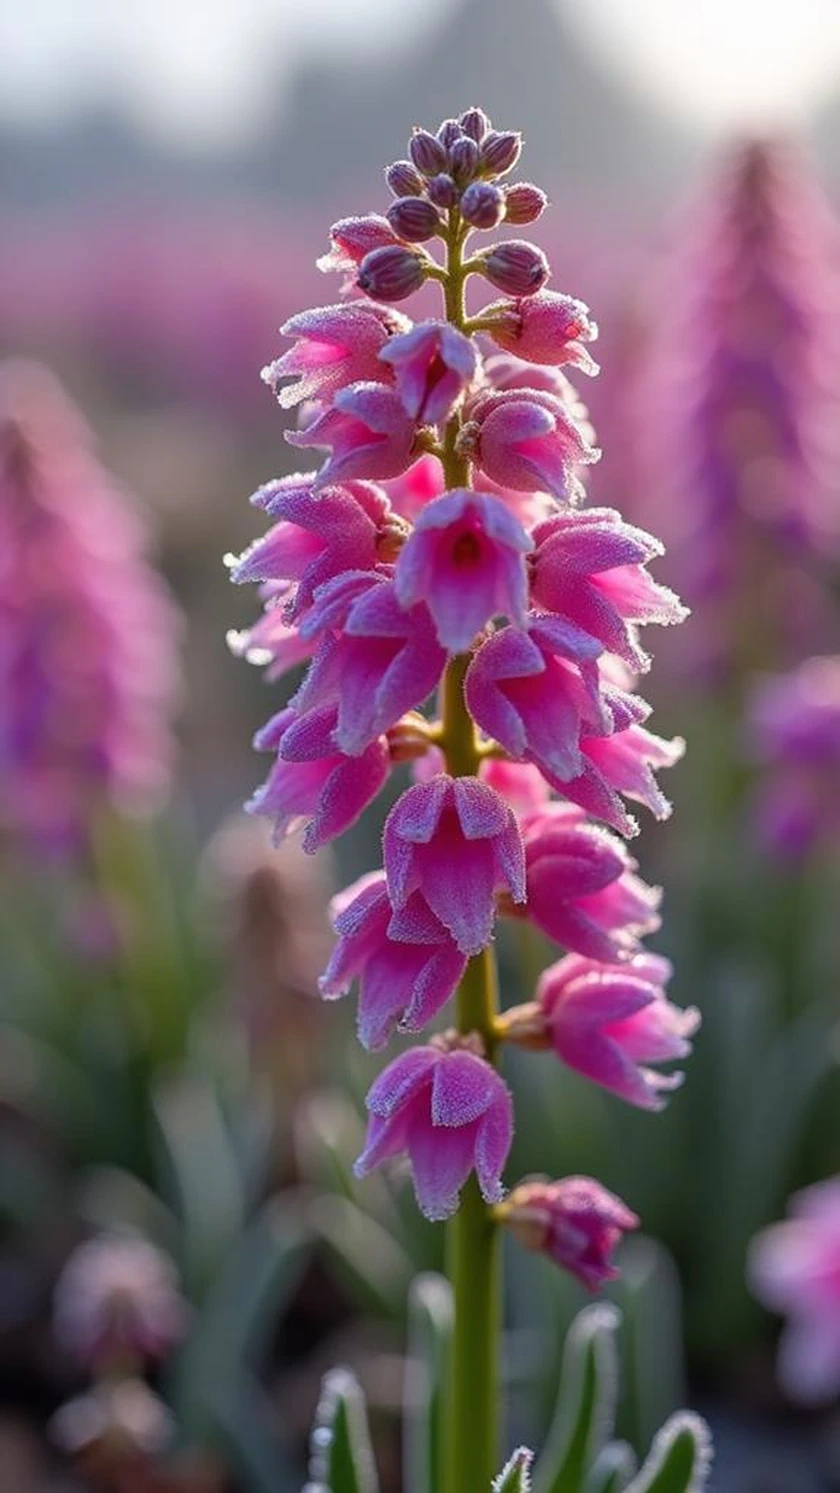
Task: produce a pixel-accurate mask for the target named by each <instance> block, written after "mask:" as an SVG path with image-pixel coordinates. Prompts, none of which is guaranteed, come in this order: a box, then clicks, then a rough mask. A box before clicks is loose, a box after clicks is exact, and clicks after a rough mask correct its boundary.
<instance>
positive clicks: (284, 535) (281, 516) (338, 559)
mask: <svg viewBox="0 0 840 1493" xmlns="http://www.w3.org/2000/svg"><path fill="white" fill-rule="evenodd" d="M313 480H314V478H313V474H312V473H305V474H301V475H295V476H291V477H281V478H279V479H278V480H277V481H275V482H268V483H266V484H265V486H264V487H261V488H259V490H258V491H257V492H256V493H255V494H254V496H253V498H252V499H251V502H252V503H253V504H254V505H255V507H257V508H262V509H264V510H265V512H266V513H268V514H270V516H271V517H272V518H276V519H278V520H279V522H278V523H276V524H275V526H274V528H272V529H270V530H269V531H268V533H267V534H264V535H263V536H262V537H261V538H260V539H257V540H256V541H255V542H254V543H253V544H252V545H250V546H249V548H248V549H247V550H245V552H244V554H243V555H241V556H240V558H239V560H238V561H237V562H236V564H235V565H234V567H233V569H232V579H233V580H234V581H236V582H243V581H281V580H285V581H294V582H297V589H296V591H295V592H294V594H293V595H292V596H291V598H290V600H289V602H288V607H287V616H288V618H289V620H290V621H294V620H295V619H296V618H298V617H300V616H301V614H302V613H303V612H305V611H306V610H307V608H308V607H310V606H311V605H312V601H313V596H314V592H315V590H316V588H317V587H318V586H322V585H323V584H324V583H325V581H328V580H331V579H332V577H333V576H336V575H340V574H341V573H342V572H343V571H346V570H355V571H360V570H373V569H374V567H375V566H376V564H377V563H378V561H379V560H380V559H381V558H382V553H383V550H386V546H387V545H388V544H389V542H392V541H393V539H394V538H395V537H396V535H397V531H398V530H402V531H404V528H405V526H404V525H403V524H402V523H401V520H399V519H398V518H397V516H396V514H394V513H392V511H391V505H390V503H389V502H388V499H387V497H386V496H385V494H384V492H383V491H382V489H381V488H379V487H375V486H374V485H373V483H371V482H348V483H347V484H346V485H345V486H343V487H325V488H322V489H321V491H319V492H315V491H314V489H313V485H312V484H313ZM386 552H387V551H386Z"/></svg>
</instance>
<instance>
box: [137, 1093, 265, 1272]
mask: <svg viewBox="0 0 840 1493" xmlns="http://www.w3.org/2000/svg"><path fill="white" fill-rule="evenodd" d="M154 1110H155V1116H156V1119H157V1122H158V1126H159V1136H160V1142H161V1150H162V1153H163V1154H162V1161H163V1165H164V1169H165V1181H166V1183H167V1184H168V1186H165V1187H164V1189H163V1191H164V1195H165V1196H166V1194H167V1193H168V1194H169V1197H171V1199H172V1201H173V1203H174V1210H175V1211H176V1212H177V1214H178V1215H179V1217H180V1219H181V1221H182V1223H183V1245H182V1256H183V1257H182V1260H181V1267H182V1271H183V1275H184V1280H185V1282H186V1285H187V1289H188V1291H190V1293H191V1294H192V1295H194V1296H198V1297H201V1296H203V1294H204V1291H205V1289H206V1288H207V1286H208V1285H209V1283H210V1282H211V1281H212V1279H213V1277H214V1275H215V1273H216V1271H217V1269H218V1268H219V1264H220V1262H221V1261H222V1260H223V1259H224V1257H225V1255H226V1254H227V1251H228V1250H229V1248H230V1247H231V1245H232V1244H233V1242H234V1240H235V1239H236V1238H237V1236H238V1235H239V1233H240V1231H241V1229H242V1226H243V1219H244V1216H245V1195H244V1194H245V1187H244V1178H243V1176H242V1174H241V1171H240V1168H239V1160H238V1157H237V1155H236V1152H235V1150H234V1147H233V1144H232V1140H231V1136H230V1133H229V1131H228V1126H227V1122H226V1119H225V1114H224V1111H223V1109H222V1106H221V1103H220V1101H219V1096H218V1093H217V1092H216V1089H215V1086H214V1084H213V1082H212V1081H211V1080H208V1079H205V1078H203V1077H198V1076H197V1075H196V1076H187V1077H184V1078H182V1079H180V1080H179V1081H178V1082H177V1083H173V1084H171V1085H168V1086H166V1087H165V1088H163V1089H161V1090H160V1091H159V1092H158V1093H157V1094H156V1095H155V1097H154ZM169 1197H167V1201H169Z"/></svg>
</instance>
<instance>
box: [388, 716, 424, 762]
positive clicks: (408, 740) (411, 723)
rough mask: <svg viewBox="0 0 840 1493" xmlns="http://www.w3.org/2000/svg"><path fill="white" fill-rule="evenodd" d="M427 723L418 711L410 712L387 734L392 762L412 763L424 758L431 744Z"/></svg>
mask: <svg viewBox="0 0 840 1493" xmlns="http://www.w3.org/2000/svg"><path fill="white" fill-rule="evenodd" d="M429 729H430V728H429V722H428V721H427V720H426V718H425V716H422V715H421V714H420V712H419V711H418V710H410V711H409V712H408V714H407V715H404V716H403V717H402V720H399V721H397V724H396V725H395V726H392V727H391V729H390V731H388V732H387V739H388V751H389V752H390V754H391V761H392V762H413V761H415V760H416V759H417V758H418V757H425V755H426V753H427V752H428V750H429V747H430V745H431V742H430V740H429Z"/></svg>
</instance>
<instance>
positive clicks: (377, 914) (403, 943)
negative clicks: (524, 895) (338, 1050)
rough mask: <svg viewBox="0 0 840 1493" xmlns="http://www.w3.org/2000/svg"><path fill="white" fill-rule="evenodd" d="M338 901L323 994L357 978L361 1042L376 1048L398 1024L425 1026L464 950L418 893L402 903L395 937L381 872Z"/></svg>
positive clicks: (444, 997) (410, 1028)
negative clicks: (336, 938)
mask: <svg viewBox="0 0 840 1493" xmlns="http://www.w3.org/2000/svg"><path fill="white" fill-rule="evenodd" d="M333 906H334V927H335V931H336V933H337V934H338V935H339V941H338V943H337V944H336V946H335V949H334V950H333V953H332V956H331V958H330V961H329V964H328V965H327V968H326V970H325V972H324V974H323V976H322V977H321V979H320V981H319V986H320V989H321V993H322V995H324V996H325V997H326V998H327V999H328V1000H334V999H336V998H337V997H338V996H341V995H346V994H347V992H348V990H349V989H350V986H351V985H352V983H353V981H354V980H357V979H358V981H359V1011H358V1033H359V1041H360V1042H361V1043H362V1045H363V1046H364V1047H367V1048H369V1049H371V1050H373V1051H375V1050H377V1049H378V1048H380V1047H383V1046H384V1045H385V1043H386V1042H387V1041H388V1039H389V1037H390V1036H391V1035H392V1033H393V1032H394V1030H395V1028H396V1027H397V1026H398V1027H399V1029H400V1030H401V1031H404V1032H419V1031H422V1029H423V1027H425V1026H426V1025H427V1024H428V1023H429V1022H430V1021H431V1020H432V1018H433V1017H434V1016H436V1015H437V1013H438V1011H440V1010H441V1009H442V1007H443V1006H445V1004H446V1002H447V1001H448V999H449V997H450V996H451V995H452V993H453V991H454V990H455V988H456V986H457V985H458V982H459V981H460V979H461V977H462V975H463V973H464V970H465V968H466V963H467V960H466V955H464V954H462V953H460V952H459V950H458V949H457V948H456V947H455V945H454V943H453V942H452V939H451V938H450V936H449V934H448V932H447V931H446V929H445V928H444V927H443V926H442V924H441V923H440V922H439V921H438V919H437V918H436V917H435V915H434V913H433V912H431V910H430V909H429V907H428V906H427V905H426V903H425V902H424V901H423V899H422V897H420V896H419V895H417V894H415V895H414V896H413V897H410V898H409V900H408V902H407V904H406V906H405V908H404V909H403V916H402V918H401V937H400V939H399V940H397V939H395V938H390V937H389V935H388V925H389V923H390V922H391V918H392V913H393V909H392V907H391V903H390V900H389V897H388V891H387V886H386V883H385V877H384V875H383V874H382V873H381V872H375V873H373V874H372V875H369V876H363V877H362V878H361V880H360V881H357V882H356V883H355V884H354V885H353V886H352V887H349V888H348V889H347V891H346V892H343V893H342V894H341V896H340V897H339V898H337V899H336V901H335V903H334V904H333Z"/></svg>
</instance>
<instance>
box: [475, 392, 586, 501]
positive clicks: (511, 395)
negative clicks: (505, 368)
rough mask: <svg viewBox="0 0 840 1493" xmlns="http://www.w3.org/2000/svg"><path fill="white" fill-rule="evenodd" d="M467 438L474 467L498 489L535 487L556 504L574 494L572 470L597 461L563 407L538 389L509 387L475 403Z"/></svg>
mask: <svg viewBox="0 0 840 1493" xmlns="http://www.w3.org/2000/svg"><path fill="white" fill-rule="evenodd" d="M469 418H470V421H471V422H472V421H473V420H474V421H475V425H474V427H472V426H471V425H468V426H467V435H468V436H469V438H470V445H471V450H472V454H473V457H474V459H475V461H476V464H477V465H478V466H479V467H480V468H481V470H482V472H484V473H485V474H486V475H487V476H488V477H489V478H490V480H491V482H498V483H499V485H500V486H501V487H512V488H514V489H515V490H516V491H519V490H524V491H526V492H529V491H531V490H532V489H534V488H537V489H539V490H540V491H542V492H549V493H551V494H552V495H553V496H554V497H555V498H558V499H559V500H560V501H561V502H568V501H570V499H573V498H576V497H577V496H578V494H579V489H580V484H579V481H578V479H577V478H576V476H575V468H576V467H578V466H580V465H584V464H587V463H590V462H593V461H597V460H598V458H599V456H600V454H601V453H600V451H598V450H597V449H596V448H595V447H593V446H590V445H589V443H588V442H587V440H586V437H585V435H584V433H583V431H582V430H581V428H580V426H579V425H578V424H577V423H576V422H575V420H574V419H573V417H572V415H571V414H570V413H569V410H568V409H567V407H566V405H565V404H564V402H563V401H562V400H561V399H558V398H557V397H556V395H553V394H549V393H547V392H545V391H543V390H541V389H511V390H508V391H503V392H501V393H494V394H488V395H485V396H484V397H483V398H481V399H480V400H479V401H476V406H475V409H474V410H472V409H471V410H470V411H469Z"/></svg>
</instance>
